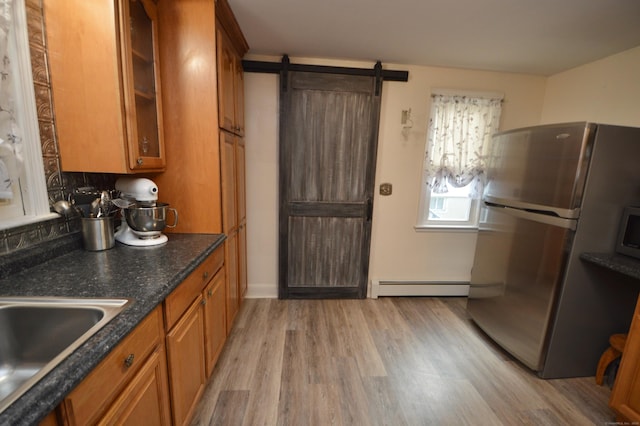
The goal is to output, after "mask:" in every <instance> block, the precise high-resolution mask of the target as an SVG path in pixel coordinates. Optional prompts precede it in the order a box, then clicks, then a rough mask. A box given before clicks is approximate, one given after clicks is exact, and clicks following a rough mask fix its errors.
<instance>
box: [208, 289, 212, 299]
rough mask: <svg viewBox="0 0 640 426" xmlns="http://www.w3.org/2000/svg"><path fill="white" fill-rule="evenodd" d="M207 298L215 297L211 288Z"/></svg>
mask: <svg viewBox="0 0 640 426" xmlns="http://www.w3.org/2000/svg"><path fill="white" fill-rule="evenodd" d="M207 296H209V297H211V296H213V289H211V288H210V289H209V291H207Z"/></svg>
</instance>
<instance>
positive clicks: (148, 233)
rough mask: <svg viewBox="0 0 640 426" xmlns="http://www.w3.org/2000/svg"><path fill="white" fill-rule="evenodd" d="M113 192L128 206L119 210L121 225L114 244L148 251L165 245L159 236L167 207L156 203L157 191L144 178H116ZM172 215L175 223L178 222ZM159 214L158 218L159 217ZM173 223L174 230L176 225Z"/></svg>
mask: <svg viewBox="0 0 640 426" xmlns="http://www.w3.org/2000/svg"><path fill="white" fill-rule="evenodd" d="M116 189H117V190H118V191H120V198H122V199H123V200H125V201H127V202H129V203H131V206H130V207H127V208H123V209H122V216H123V217H122V224H121V225H120V227H119V228H118V230H117V231H116V233H115V238H116V241H119V242H121V243H122V244H126V245H129V246H138V247H148V246H157V245H160V244H164V243H166V242H167V241H168V238H167V236H166V235H164V234H162V233H161V230H162V229H164V227H165V226H167V225H166V224H165V220H164V215H165V210H166V207H167V206H168V205H167V204H163V203H158V202H157V201H158V187H157V186H156V184H155V183H154V182H153V181H152V180H150V179H146V178H119V179H118V180H117V181H116ZM171 210H173V211H174V214H175V215H176V216H175V222H176V223H177V221H178V216H177V212H176V211H175V209H171ZM158 212H160V213H161V215H160V216H161V218H159V217H158V216H159V215H158ZM176 223H174V225H173V226H175V225H176Z"/></svg>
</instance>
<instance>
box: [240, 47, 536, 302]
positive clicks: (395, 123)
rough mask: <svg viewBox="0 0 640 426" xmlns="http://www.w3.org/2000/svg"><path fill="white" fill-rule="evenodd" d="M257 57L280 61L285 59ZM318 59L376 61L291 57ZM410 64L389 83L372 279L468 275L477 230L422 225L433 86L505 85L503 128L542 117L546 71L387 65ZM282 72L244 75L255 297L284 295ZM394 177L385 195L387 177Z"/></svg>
mask: <svg viewBox="0 0 640 426" xmlns="http://www.w3.org/2000/svg"><path fill="white" fill-rule="evenodd" d="M251 59H258V60H271V61H278V60H279V58H264V57H252V58H251ZM291 61H292V62H294V63H314V64H322V65H340V66H352V67H362V68H370V67H372V66H373V63H362V62H352V61H349V62H347V61H330V60H318V59H308V58H291ZM383 65H384V67H385V68H387V69H396V70H408V71H409V81H408V82H406V83H403V82H385V83H384V85H383V94H382V110H381V120H380V133H379V142H378V163H377V170H376V196H375V199H374V215H373V231H372V247H371V261H370V269H369V278H370V279H384V280H412V281H467V280H468V279H469V275H470V269H471V263H472V259H473V250H474V246H475V233H469V232H466V233H462V232H417V231H416V230H415V229H414V225H415V221H416V217H417V211H418V201H419V198H418V197H419V189H420V178H421V167H422V158H423V154H424V143H425V138H426V127H427V117H428V115H429V111H428V107H429V103H430V98H429V96H430V91H431V89H432V88H449V89H466V90H474V91H491V92H501V93H504V95H505V103H504V105H503V115H502V120H501V129H511V128H515V127H521V126H528V125H534V124H537V123H538V122H539V120H540V115H541V113H542V104H543V100H544V89H545V82H546V78H544V77H540V76H531V75H523V74H509V73H496V72H484V71H470V70H459V69H451V68H436V67H420V66H413V65H398V64H383ZM278 80H279V79H278V76H277V75H272V74H254V73H247V74H246V75H245V114H246V117H247V123H246V126H245V127H246V155H247V229H248V245H247V250H248V253H247V257H248V282H249V284H248V286H249V288H248V297H275V296H276V295H277V265H278V263H277V255H278V253H277V236H278V181H277V165H278V161H277V146H278V145H277V140H278ZM409 108H411V111H412V119H413V123H414V126H413V129H412V131H411V132H410V134H409V136H408V138H406V139H405V138H404V137H403V136H402V133H401V127H402V126H401V124H400V118H401V111H402V110H406V109H409ZM382 182H389V183H391V184H393V194H392V195H391V196H387V197H382V196H380V195H378V191H377V188H378V187H379V185H380V183H382Z"/></svg>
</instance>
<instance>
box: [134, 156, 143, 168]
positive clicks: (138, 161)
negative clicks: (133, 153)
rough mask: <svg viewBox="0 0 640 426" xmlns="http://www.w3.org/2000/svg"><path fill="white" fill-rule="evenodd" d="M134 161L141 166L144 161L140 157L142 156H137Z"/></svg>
mask: <svg viewBox="0 0 640 426" xmlns="http://www.w3.org/2000/svg"><path fill="white" fill-rule="evenodd" d="M136 163H138V166H142V163H144V160H143V159H142V157H138V160H136Z"/></svg>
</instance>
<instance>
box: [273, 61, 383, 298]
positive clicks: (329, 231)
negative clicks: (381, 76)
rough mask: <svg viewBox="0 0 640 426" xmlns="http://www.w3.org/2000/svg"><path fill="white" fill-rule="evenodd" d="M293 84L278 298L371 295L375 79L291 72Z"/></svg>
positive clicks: (287, 99)
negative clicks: (370, 265)
mask: <svg viewBox="0 0 640 426" xmlns="http://www.w3.org/2000/svg"><path fill="white" fill-rule="evenodd" d="M286 83H287V84H286V86H283V87H281V94H280V100H281V114H280V117H281V118H280V246H279V251H280V253H279V259H280V265H279V267H280V272H279V275H280V286H279V296H280V297H281V298H298V297H300V298H362V297H365V296H366V289H367V280H368V277H367V274H368V266H369V245H370V241H371V212H372V208H373V185H374V177H375V164H376V150H377V139H378V125H379V115H380V95H379V91H376V78H374V77H369V76H352V75H340V74H324V73H312V72H289V73H288V75H287V77H286ZM378 84H379V82H378Z"/></svg>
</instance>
